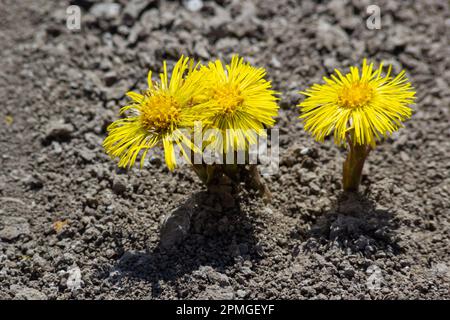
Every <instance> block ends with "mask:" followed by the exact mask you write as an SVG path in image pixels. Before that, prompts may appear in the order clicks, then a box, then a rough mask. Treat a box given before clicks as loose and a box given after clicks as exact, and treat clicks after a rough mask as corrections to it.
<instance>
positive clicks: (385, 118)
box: [299, 59, 415, 147]
mask: <svg viewBox="0 0 450 320" xmlns="http://www.w3.org/2000/svg"><path fill="white" fill-rule="evenodd" d="M382 68H383V64H381V65H380V67H379V68H378V69H376V70H374V69H373V63H371V64H370V65H368V64H367V62H366V59H364V61H363V65H362V68H361V72H360V70H359V69H358V67H350V73H348V74H346V75H345V76H344V75H342V74H341V73H340V72H339V70H335V73H336V74H335V75H331V79H330V78H327V77H324V81H325V84H322V85H318V84H315V85H313V86H312V87H311V88H310V89H307V90H306V92H301V93H302V94H304V95H306V96H307V98H306V99H305V100H304V101H303V102H302V103H300V104H299V107H300V109H301V112H302V115H301V116H300V118H301V119H303V121H304V124H305V130H306V131H309V132H311V133H312V135H313V136H314V137H315V138H316V139H317V140H318V141H323V140H324V138H325V137H326V136H327V135H329V134H331V133H332V132H333V130H334V140H335V143H336V144H338V145H342V144H345V142H346V139H347V136H348V135H349V134H350V135H351V142H352V144H359V145H370V146H372V147H375V145H376V141H377V140H381V138H382V137H383V136H384V137H386V136H387V135H388V134H391V133H392V132H394V131H396V130H398V129H399V128H401V127H403V124H402V121H405V120H406V119H408V118H410V117H411V114H412V109H411V108H410V107H409V106H408V104H412V103H413V102H414V99H415V91H414V89H413V88H412V86H411V84H410V83H409V81H408V79H407V78H406V76H405V71H404V70H403V71H402V72H400V73H399V74H398V75H397V76H396V77H393V76H391V70H392V66H389V69H388V71H387V74H386V75H384V76H383V75H382Z"/></svg>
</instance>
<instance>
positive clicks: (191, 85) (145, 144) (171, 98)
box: [103, 57, 202, 170]
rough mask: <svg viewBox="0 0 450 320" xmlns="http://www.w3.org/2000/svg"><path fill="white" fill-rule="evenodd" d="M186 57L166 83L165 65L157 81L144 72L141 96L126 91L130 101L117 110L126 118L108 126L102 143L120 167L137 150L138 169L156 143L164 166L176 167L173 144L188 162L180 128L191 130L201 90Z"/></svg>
mask: <svg viewBox="0 0 450 320" xmlns="http://www.w3.org/2000/svg"><path fill="white" fill-rule="evenodd" d="M189 61H190V60H189V58H184V57H181V58H180V60H179V61H178V62H177V63H176V64H175V66H174V68H173V71H172V76H171V79H170V81H169V76H168V72H167V65H166V62H165V61H164V70H163V73H161V74H160V82H157V83H154V82H153V81H152V72H151V71H150V72H149V73H148V89H147V90H146V91H145V92H144V93H143V94H140V93H136V92H128V93H127V96H128V97H130V98H131V99H132V102H131V103H130V104H129V105H127V106H125V107H123V108H122V109H121V111H120V112H121V114H123V113H125V111H128V112H129V113H131V115H130V116H128V117H125V118H123V119H119V120H116V121H115V122H114V123H112V124H111V125H110V126H109V127H108V131H109V135H108V137H107V138H106V139H105V141H104V142H103V146H104V147H105V149H106V152H107V153H108V154H109V155H110V156H111V157H113V158H116V157H117V158H120V161H119V166H120V167H126V166H128V167H131V166H133V164H134V163H135V161H136V158H137V157H138V155H139V153H140V151H141V150H144V152H143V154H142V156H141V167H142V165H143V162H144V159H145V156H146V154H147V152H148V150H149V149H150V148H152V147H154V146H156V145H158V144H162V145H163V147H164V154H165V160H166V163H167V166H168V167H169V169H170V170H173V169H174V168H175V166H176V160H175V158H176V156H175V150H174V145H175V144H176V145H178V146H179V147H180V152H182V153H183V155H185V156H186V157H187V158H188V159H189V157H188V155H187V154H186V151H185V149H184V147H183V146H187V147H188V148H190V149H191V150H193V148H194V146H193V144H192V142H191V140H190V139H189V138H188V137H186V135H185V134H183V132H182V130H181V129H183V128H191V127H192V126H193V124H194V121H195V119H196V116H197V114H198V113H202V111H200V110H199V109H198V108H197V103H196V97H197V96H198V95H199V94H200V93H201V90H202V88H201V87H200V86H198V80H199V79H200V74H199V71H198V68H197V66H195V67H194V66H193V62H192V60H191V63H189Z"/></svg>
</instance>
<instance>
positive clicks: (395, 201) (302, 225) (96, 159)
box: [0, 0, 450, 299]
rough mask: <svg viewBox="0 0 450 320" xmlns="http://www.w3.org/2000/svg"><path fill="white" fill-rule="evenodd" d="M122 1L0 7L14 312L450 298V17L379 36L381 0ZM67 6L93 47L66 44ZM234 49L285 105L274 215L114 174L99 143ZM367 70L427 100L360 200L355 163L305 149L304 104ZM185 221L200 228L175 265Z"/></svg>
mask: <svg viewBox="0 0 450 320" xmlns="http://www.w3.org/2000/svg"><path fill="white" fill-rule="evenodd" d="M117 3H118V4H119V5H113V4H100V3H97V2H94V1H92V0H83V1H81V0H80V1H72V2H70V3H69V2H68V1H43V0H27V1H14V0H1V1H0V6H1V10H0V30H1V31H0V42H1V43H2V50H1V51H0V97H1V98H2V100H3V103H2V108H0V122H1V126H0V150H1V169H0V170H1V171H0V298H1V299H35V298H42V299H45V298H47V299H183V298H184V299H198V298H208V299H217V298H223V299H226V298H236V299H272V298H279V299H341V298H342V299H416V298H420V299H436V298H445V299H449V298H450V292H449V288H450V286H449V285H450V261H449V245H450V212H449V211H450V173H449V172H450V126H449V119H450V90H449V83H450V68H449V67H450V52H449V51H450V50H449V45H448V35H449V33H448V30H449V25H450V20H449V16H450V10H449V6H448V3H447V2H446V1H442V0H435V1H428V0H427V1H425V0H422V1H377V4H378V5H379V6H380V8H381V16H382V24H381V29H380V30H369V29H367V28H366V25H365V19H366V18H367V14H366V10H365V9H366V7H367V6H368V5H369V4H371V3H370V1H331V2H328V1H318V2H312V1H301V4H300V2H299V1H293V0H280V1H271V0H270V1H269V0H267V1H256V0H254V1H245V2H244V1H231V0H217V1H204V2H203V8H202V9H201V10H200V11H190V10H189V7H190V6H191V5H192V1H191V2H189V1H188V2H184V3H182V2H179V1H152V0H148V1H142V0H137V1H122V0H120V1H118V2H117ZM70 4H77V5H79V6H80V7H81V9H82V21H81V26H82V29H81V31H70V30H68V29H67V28H66V8H67V6H68V5H70ZM191 9H195V8H191ZM234 52H237V53H240V54H241V55H243V56H245V57H246V58H248V60H249V61H250V62H252V63H255V64H257V65H260V66H265V67H266V68H267V69H268V74H269V78H270V79H271V80H272V81H273V86H274V87H275V89H276V90H277V91H280V92H283V95H282V98H281V101H280V105H281V110H280V116H279V119H278V126H279V128H280V133H281V137H280V144H281V150H280V152H281V165H280V171H279V173H278V174H276V175H273V176H270V177H269V178H267V183H268V186H269V188H270V189H271V191H272V193H273V196H274V199H273V202H272V203H271V204H270V205H267V206H264V204H262V202H261V200H260V199H258V198H257V197H255V196H254V195H252V194H245V193H243V194H242V195H241V199H240V201H239V206H238V207H236V208H234V209H229V208H227V207H225V206H222V205H220V202H218V201H215V200H214V199H211V198H210V197H209V196H208V195H207V194H206V193H205V191H204V188H203V187H202V185H201V184H200V181H199V180H198V179H197V177H196V176H195V175H194V174H193V173H192V172H191V170H190V169H189V168H187V167H184V168H180V169H179V170H176V171H175V172H173V173H171V172H168V170H167V169H166V168H165V166H164V165H162V164H161V159H160V158H158V157H154V158H152V159H151V160H150V161H149V163H148V165H147V166H146V168H145V169H144V170H141V171H139V170H137V169H133V170H131V171H129V172H127V171H124V170H119V169H117V167H116V164H115V163H114V162H113V161H111V160H110V159H109V158H108V157H107V156H106V155H105V154H104V152H103V149H102V146H101V142H102V140H103V139H104V137H105V134H106V131H105V129H106V126H107V125H108V124H109V123H110V122H111V121H113V120H114V119H116V118H117V112H118V110H119V108H120V106H121V105H123V104H124V103H125V101H126V99H125V98H124V96H123V94H124V93H125V92H126V91H127V90H130V89H144V88H145V85H146V83H145V79H146V74H147V71H148V69H149V68H152V69H154V70H156V71H158V70H159V68H160V66H161V63H162V60H164V59H167V60H168V61H169V62H170V63H173V62H174V61H176V60H177V59H178V57H179V55H180V54H181V53H185V54H186V53H187V54H189V55H191V56H194V57H196V58H199V59H201V60H208V59H213V58H217V57H219V58H226V59H228V58H229V57H230V56H231V54H232V53H234ZM363 57H369V58H374V59H376V60H378V61H379V60H384V61H387V62H390V63H392V64H393V66H394V69H395V70H396V71H397V72H398V70H400V69H401V68H405V69H406V70H407V71H408V75H409V77H410V79H411V82H412V84H413V85H414V87H415V88H416V89H417V95H418V99H417V105H416V106H415V110H416V112H415V114H414V116H413V118H412V120H411V121H409V122H407V124H406V128H405V129H402V130H401V131H400V132H399V133H398V134H396V135H395V136H393V137H392V138H390V139H389V140H388V141H386V142H385V143H384V144H382V145H381V146H379V147H378V148H377V149H376V151H374V152H373V153H372V154H371V155H370V157H369V160H368V162H367V164H366V165H367V166H366V167H365V175H364V176H363V186H362V192H361V194H360V195H359V196H351V197H350V196H344V195H342V194H341V181H340V179H341V166H342V162H343V159H344V155H345V151H344V150H340V149H339V148H337V147H336V146H334V145H333V143H332V141H330V140H328V141H326V143H325V144H322V145H320V144H318V143H315V142H314V141H313V139H312V138H311V137H309V136H308V135H307V134H306V133H304V132H303V128H302V124H300V123H299V121H298V120H297V118H296V117H297V116H298V111H297V108H296V107H295V105H296V104H297V103H298V101H299V99H302V98H301V97H300V95H299V94H298V93H297V91H298V90H300V89H304V88H305V87H307V86H309V85H311V84H312V83H314V82H318V81H320V79H321V77H322V76H324V75H326V74H327V73H329V72H330V71H332V70H333V69H334V68H335V67H337V68H341V69H345V70H347V68H348V66H350V65H352V64H355V63H356V64H359V63H360V62H361V60H362V58H363ZM183 203H185V205H184V206H181V207H180V205H182V204H183ZM177 208H178V209H177ZM173 210H177V211H176V212H187V211H188V212H190V213H192V220H191V229H190V230H189V232H188V234H187V237H186V239H185V240H184V241H183V242H182V243H180V244H178V245H176V246H175V247H172V248H167V247H164V246H162V245H161V243H160V235H159V230H160V228H161V225H162V223H163V221H164V218H165V217H167V216H168V215H169V214H170V213H171V212H172V211H173Z"/></svg>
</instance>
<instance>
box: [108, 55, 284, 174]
mask: <svg viewBox="0 0 450 320" xmlns="http://www.w3.org/2000/svg"><path fill="white" fill-rule="evenodd" d="M265 74H266V72H265V70H264V69H262V68H255V67H253V66H251V65H249V64H248V63H245V62H244V61H243V59H242V58H239V57H238V56H234V57H233V58H232V60H231V63H230V64H229V65H225V66H224V65H223V64H222V62H221V61H219V60H217V61H215V62H210V63H209V64H208V65H206V66H202V65H200V64H195V63H194V61H193V60H191V59H189V58H185V57H181V59H180V60H179V61H178V62H177V63H176V64H175V66H174V68H173V71H172V76H171V79H170V80H169V75H168V72H167V66H166V62H164V66H163V73H161V74H160V82H156V83H155V82H154V81H153V80H152V73H151V72H149V74H148V89H147V90H146V91H145V92H143V93H142V94H140V93H136V92H128V93H127V95H128V96H129V97H130V98H131V99H132V100H133V101H132V103H131V104H130V105H127V106H125V107H123V108H122V109H121V113H124V112H129V114H130V116H128V117H126V118H123V119H119V120H117V121H115V122H114V123H113V124H112V125H111V126H110V127H109V128H108V130H109V136H108V137H107V138H106V140H105V142H104V147H105V149H106V150H107V153H108V154H110V155H111V156H112V157H118V158H120V162H119V166H122V167H125V166H129V167H131V166H132V165H133V164H134V163H135V161H136V159H137V157H138V154H139V153H140V151H141V150H144V152H143V153H142V155H141V167H142V164H143V161H144V159H145V156H146V153H147V151H148V150H149V149H150V148H152V147H154V146H156V145H158V144H160V143H162V145H163V147H164V154H165V161H166V164H167V166H168V168H169V169H170V170H173V169H174V168H175V166H176V158H177V155H176V154H175V148H174V145H175V146H176V147H178V148H176V150H180V152H181V153H183V155H184V156H185V157H186V159H187V160H188V161H189V162H191V160H192V154H193V153H196V152H202V151H203V150H202V149H203V147H204V145H200V146H197V145H196V144H194V143H193V139H191V138H189V137H190V135H189V134H187V133H189V132H190V131H193V130H194V126H196V125H197V124H200V125H201V129H202V130H201V131H202V132H215V133H217V132H218V133H220V136H221V137H220V139H219V137H214V136H211V137H207V138H206V139H205V140H207V141H209V142H210V143H214V144H216V145H217V146H215V149H220V150H221V151H223V153H224V154H226V153H227V151H228V150H229V149H232V150H244V149H246V148H248V146H249V144H251V143H253V142H254V141H255V139H256V137H257V136H258V135H264V134H266V132H265V130H264V129H265V128H268V127H272V126H273V125H274V123H275V120H274V117H275V116H276V115H277V114H278V105H277V103H276V100H277V97H276V92H275V91H273V90H272V89H271V84H270V82H268V81H266V80H265V79H264V76H265ZM211 129H214V130H211ZM194 134H195V133H194ZM186 149H187V150H186Z"/></svg>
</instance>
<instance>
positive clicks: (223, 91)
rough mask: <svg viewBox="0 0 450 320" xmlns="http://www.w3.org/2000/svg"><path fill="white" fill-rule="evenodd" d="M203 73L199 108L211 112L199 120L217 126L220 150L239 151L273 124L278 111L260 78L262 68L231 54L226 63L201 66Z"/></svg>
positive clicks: (273, 98)
mask: <svg viewBox="0 0 450 320" xmlns="http://www.w3.org/2000/svg"><path fill="white" fill-rule="evenodd" d="M201 73H202V74H203V76H204V80H205V81H204V84H203V86H204V93H205V94H204V96H203V98H204V102H203V104H202V106H203V107H205V108H206V109H208V110H210V111H211V113H210V114H208V115H206V116H204V117H203V119H204V121H205V123H206V124H207V125H208V127H209V128H214V129H218V130H219V131H220V133H221V134H222V137H223V141H220V143H221V144H222V146H220V147H221V148H222V147H223V150H224V151H225V152H227V150H229V148H232V150H238V149H239V150H242V149H246V148H247V147H248V144H249V143H254V142H256V137H257V136H258V135H264V134H265V131H264V130H263V129H264V128H265V127H271V126H273V124H274V123H275V120H274V117H275V116H276V115H277V114H278V105H277V103H276V101H277V98H276V97H275V94H276V92H275V91H273V90H272V89H271V84H270V82H269V81H267V80H265V79H264V76H265V75H266V71H265V70H264V69H263V68H255V67H253V66H251V65H250V64H248V63H245V62H244V60H243V58H239V57H238V56H237V55H235V56H233V58H232V59H231V63H230V64H229V65H225V66H223V64H222V62H221V61H220V60H216V61H215V62H210V63H209V64H208V66H205V67H203V68H202V70H201Z"/></svg>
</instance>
